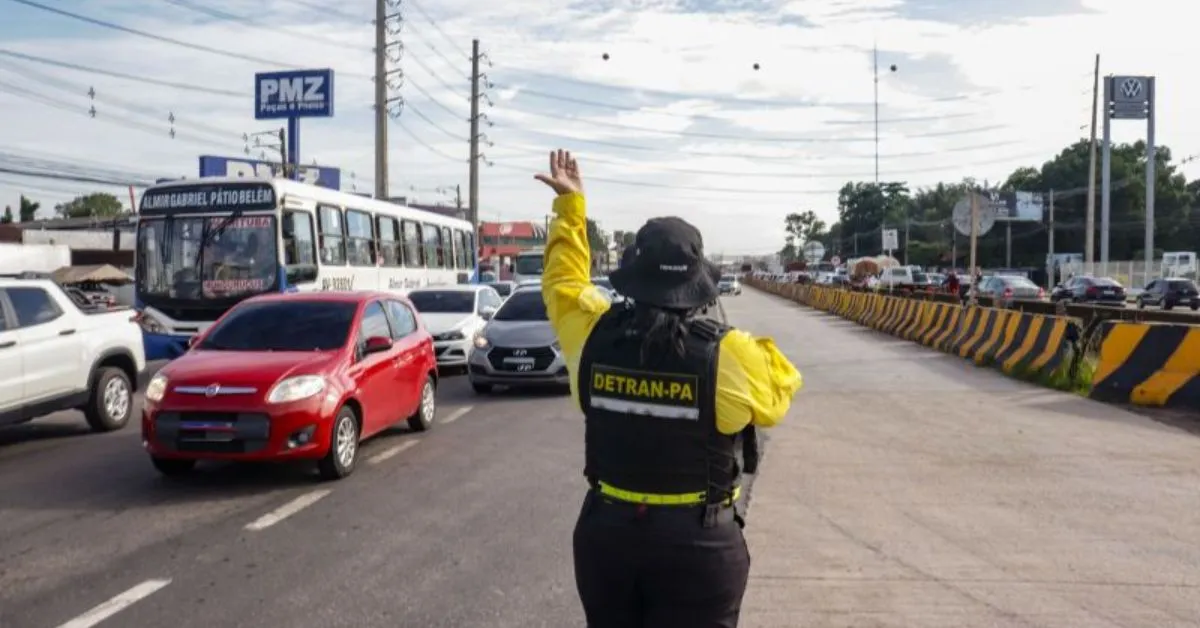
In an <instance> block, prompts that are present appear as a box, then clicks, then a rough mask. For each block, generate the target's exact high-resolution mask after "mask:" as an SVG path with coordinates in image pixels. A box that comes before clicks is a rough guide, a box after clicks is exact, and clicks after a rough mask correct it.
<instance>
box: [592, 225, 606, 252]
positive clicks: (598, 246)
mask: <svg viewBox="0 0 1200 628" xmlns="http://www.w3.org/2000/svg"><path fill="white" fill-rule="evenodd" d="M587 238H588V248H589V249H591V250H592V252H593V253H595V252H597V251H607V250H608V238H606V237H605V236H604V232H602V231H600V225H598V224H596V221H595V220H592V219H591V218H588V219H587Z"/></svg>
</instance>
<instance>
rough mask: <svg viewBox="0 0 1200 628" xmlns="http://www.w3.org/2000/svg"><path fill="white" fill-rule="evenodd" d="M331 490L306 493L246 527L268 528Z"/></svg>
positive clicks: (251, 528)
mask: <svg viewBox="0 0 1200 628" xmlns="http://www.w3.org/2000/svg"><path fill="white" fill-rule="evenodd" d="M331 492H332V491H330V490H329V489H319V490H315V491H312V492H311V493H305V494H303V495H301V496H299V497H297V498H296V499H293V500H292V501H290V502H288V503H286V504H284V505H282V506H280V507H279V508H276V509H275V510H272V511H271V512H269V513H267V514H265V515H263V516H261V517H259V518H258V519H255V520H254V521H251V522H250V523H248V524H246V529H247V530H253V531H255V532H257V531H259V530H266V529H267V528H269V527H271V526H273V525H275V524H277V523H279V522H280V521H283V520H284V519H287V518H288V517H290V516H292V515H294V514H296V513H298V512H300V511H301V510H304V509H305V508H308V507H309V506H312V505H313V504H315V503H317V502H318V501H320V500H321V498H323V497H325V496H326V495H328V494H330V493H331Z"/></svg>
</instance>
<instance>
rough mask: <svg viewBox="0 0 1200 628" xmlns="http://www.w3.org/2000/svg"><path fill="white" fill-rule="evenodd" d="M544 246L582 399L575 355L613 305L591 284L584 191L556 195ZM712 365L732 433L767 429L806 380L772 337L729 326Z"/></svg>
mask: <svg viewBox="0 0 1200 628" xmlns="http://www.w3.org/2000/svg"><path fill="white" fill-rule="evenodd" d="M554 215H555V218H554V220H553V221H552V222H551V223H550V234H549V240H548V241H547V243H546V252H545V271H544V273H543V274H542V297H543V299H545V302H546V312H547V314H548V315H549V318H550V324H551V325H553V326H554V331H555V332H556V333H557V334H558V342H559V345H560V346H561V347H562V352H563V356H564V357H565V359H566V362H567V369H568V370H569V371H570V373H571V396H572V398H573V399H574V400H575V404H576V405H578V404H579V356H580V354H581V353H582V352H583V346H584V343H586V342H587V338H588V336H589V335H590V334H591V333H592V329H594V328H595V327H596V323H597V322H598V321H599V320H600V317H601V316H602V315H603V314H604V313H605V312H607V311H608V308H609V307H610V303H609V301H608V299H607V298H605V297H604V295H602V294H601V293H600V291H599V289H598V288H596V286H595V285H594V284H592V281H591V264H592V256H591V251H590V249H589V248H588V240H587V212H586V202H585V201H584V198H583V196H582V195H579V194H564V195H562V196H559V197H558V198H556V199H554ZM718 355H719V359H718V362H717V404H716V405H717V429H718V430H719V431H720V432H721V433H722V434H736V433H738V432H740V431H742V429H744V428H745V427H746V426H747V425H750V424H754V425H756V426H760V427H771V426H773V425H776V424H777V423H779V421H781V420H783V417H784V415H786V414H787V411H788V408H790V407H791V404H792V397H793V396H794V395H795V394H796V392H797V391H798V390H800V387H801V386H802V385H803V383H802V380H801V377H800V372H799V371H797V370H796V367H795V366H793V365H792V363H791V362H789V361H788V359H787V358H786V357H784V356H783V354H782V353H780V352H779V349H778V348H776V347H775V343H774V342H772V341H771V340H770V339H769V338H755V337H753V336H751V335H750V334H748V333H746V332H744V331H741V330H737V329H734V330H731V331H730V332H729V333H727V334H726V335H725V337H724V338H723V339H722V340H721V346H720V349H719V354H718Z"/></svg>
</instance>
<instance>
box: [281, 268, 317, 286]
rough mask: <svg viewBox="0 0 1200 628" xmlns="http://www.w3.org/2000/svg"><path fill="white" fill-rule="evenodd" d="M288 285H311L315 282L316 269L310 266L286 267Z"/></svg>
mask: <svg viewBox="0 0 1200 628" xmlns="http://www.w3.org/2000/svg"><path fill="white" fill-rule="evenodd" d="M287 280H288V283H292V284H296V283H312V282H314V281H316V280H317V267H316V266H313V265H311V264H303V265H299V266H288V267H287Z"/></svg>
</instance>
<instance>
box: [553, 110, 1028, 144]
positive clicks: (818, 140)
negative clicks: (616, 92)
mask: <svg viewBox="0 0 1200 628" xmlns="http://www.w3.org/2000/svg"><path fill="white" fill-rule="evenodd" d="M535 115H539V116H545V117H548V118H555V119H558V120H564V121H567V122H576V123H582V124H590V125H593V126H603V127H610V128H618V129H628V130H630V131H639V132H643V133H661V134H664V135H674V136H679V137H699V138H704V139H716V140H734V141H745V139H746V138H745V135H744V134H743V135H732V134H728V133H702V132H699V131H664V130H662V129H655V128H651V127H646V126H634V125H631V124H621V123H619V122H609V121H607V120H585V119H581V118H574V117H571V116H563V115H559V114H554V113H538V114H535ZM1008 127H1009V125H1007V124H992V125H987V126H981V127H974V128H970V129H957V130H951V131H933V132H930V133H912V134H906V135H905V136H904V137H905V138H906V139H916V138H925V137H953V136H956V135H970V134H973V133H986V132H988V131H996V130H999V129H1005V128H1008ZM534 133H536V132H534ZM580 141H582V140H580ZM754 141H755V142H763V143H772V144H847V143H856V142H868V143H869V142H874V141H875V138H873V137H761V138H755V139H754Z"/></svg>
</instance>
